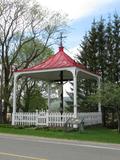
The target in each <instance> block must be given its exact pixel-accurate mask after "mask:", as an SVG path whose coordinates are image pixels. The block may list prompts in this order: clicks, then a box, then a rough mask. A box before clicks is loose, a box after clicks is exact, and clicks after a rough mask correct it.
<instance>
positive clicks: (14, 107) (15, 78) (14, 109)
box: [12, 73, 17, 125]
mask: <svg viewBox="0 0 120 160" xmlns="http://www.w3.org/2000/svg"><path fill="white" fill-rule="evenodd" d="M16 90H17V75H16V74H15V73H14V87H13V113H12V125H15V113H16Z"/></svg>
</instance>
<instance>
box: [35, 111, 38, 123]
mask: <svg viewBox="0 0 120 160" xmlns="http://www.w3.org/2000/svg"><path fill="white" fill-rule="evenodd" d="M35 125H36V126H38V109H36V123H35Z"/></svg>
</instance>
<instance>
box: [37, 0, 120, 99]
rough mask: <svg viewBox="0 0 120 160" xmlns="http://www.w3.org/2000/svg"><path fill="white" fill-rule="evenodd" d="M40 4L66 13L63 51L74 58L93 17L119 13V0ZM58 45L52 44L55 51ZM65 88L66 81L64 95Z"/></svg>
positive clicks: (48, 0)
mask: <svg viewBox="0 0 120 160" xmlns="http://www.w3.org/2000/svg"><path fill="white" fill-rule="evenodd" d="M37 1H38V2H40V4H41V5H43V6H45V7H47V8H48V9H50V10H56V11H59V12H61V13H65V14H68V17H69V22H68V24H69V27H70V28H69V29H68V30H67V33H66V36H67V38H66V39H65V40H64V41H65V43H64V47H65V48H67V50H65V52H66V53H67V54H69V55H70V56H71V57H72V58H74V57H75V56H76V55H77V54H79V53H78V50H77V49H78V48H79V44H80V43H81V40H82V39H83V36H84V35H85V33H86V32H87V31H88V30H89V29H90V27H91V24H92V22H93V19H94V18H95V19H96V20H99V19H100V17H101V16H102V17H103V18H105V19H107V17H108V15H113V14H114V13H115V12H117V13H118V14H119V15H120V0H37ZM57 47H58V45H56V46H54V48H55V53H56V52H57ZM66 90H67V91H70V85H69V83H67V84H66V85H65V87H64V96H68V95H67V94H66Z"/></svg>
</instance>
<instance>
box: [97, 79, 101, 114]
mask: <svg viewBox="0 0 120 160" xmlns="http://www.w3.org/2000/svg"><path fill="white" fill-rule="evenodd" d="M100 80H101V78H98V81H97V82H98V89H100V86H101V81H100ZM98 112H101V101H99V102H98Z"/></svg>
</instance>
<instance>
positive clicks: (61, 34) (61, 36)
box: [57, 32, 66, 47]
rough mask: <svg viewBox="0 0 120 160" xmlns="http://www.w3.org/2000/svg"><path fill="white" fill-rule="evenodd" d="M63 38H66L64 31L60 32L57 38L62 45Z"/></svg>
mask: <svg viewBox="0 0 120 160" xmlns="http://www.w3.org/2000/svg"><path fill="white" fill-rule="evenodd" d="M63 38H66V36H63V32H60V37H58V38H57V39H59V40H60V47H63Z"/></svg>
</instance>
